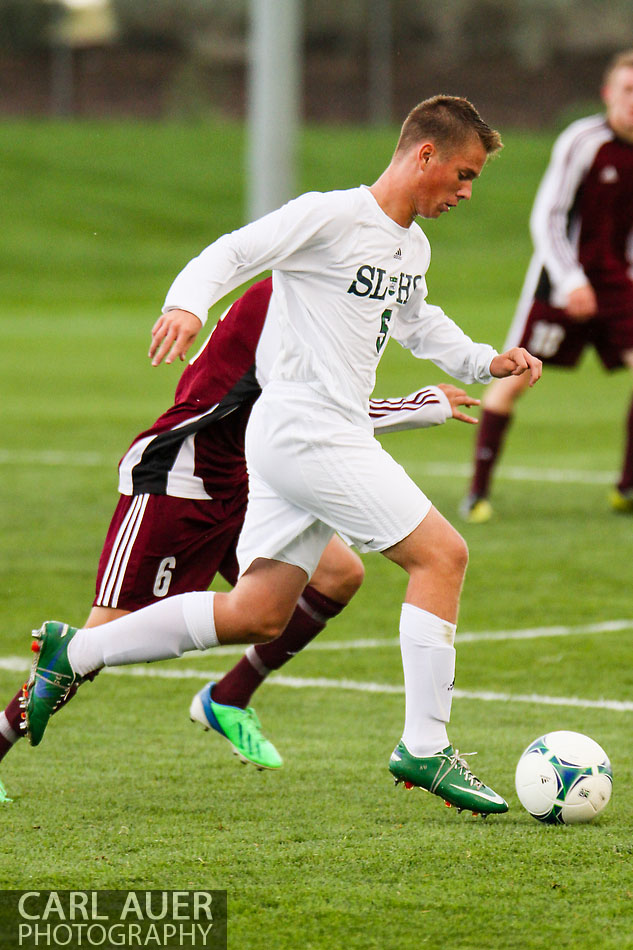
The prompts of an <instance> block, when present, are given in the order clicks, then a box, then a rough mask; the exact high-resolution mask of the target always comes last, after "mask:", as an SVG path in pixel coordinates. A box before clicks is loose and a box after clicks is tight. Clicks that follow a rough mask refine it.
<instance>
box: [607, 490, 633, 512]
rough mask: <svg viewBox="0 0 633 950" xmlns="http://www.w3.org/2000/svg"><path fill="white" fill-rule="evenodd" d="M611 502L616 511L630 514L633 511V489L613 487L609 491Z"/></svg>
mask: <svg viewBox="0 0 633 950" xmlns="http://www.w3.org/2000/svg"><path fill="white" fill-rule="evenodd" d="M609 504H610V505H611V507H612V509H613V510H614V511H617V512H619V513H620V514H625V515H630V514H632V513H633V491H624V492H623V491H620V489H619V488H612V489H611V491H610V492H609Z"/></svg>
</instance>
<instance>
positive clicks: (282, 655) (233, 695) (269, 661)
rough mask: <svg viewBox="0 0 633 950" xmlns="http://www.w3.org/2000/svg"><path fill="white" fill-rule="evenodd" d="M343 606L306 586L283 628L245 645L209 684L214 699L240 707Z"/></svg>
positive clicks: (246, 704) (244, 705)
mask: <svg viewBox="0 0 633 950" xmlns="http://www.w3.org/2000/svg"><path fill="white" fill-rule="evenodd" d="M344 606H345V604H339V603H338V602H337V601H335V600H332V599H331V598H330V597H326V596H325V594H320V593H319V592H318V591H317V590H315V589H314V587H306V588H305V590H304V592H303V594H302V595H301V597H300V598H299V603H298V604H297V606H296V608H295V612H294V613H293V615H292V617H291V618H290V622H289V623H288V626H287V627H286V629H285V630H284V632H283V633H281V634H280V635H279V636H278V637H277V639H276V640H271V641H270V643H258V644H257V645H256V646H251V647H249V648H248V650H247V651H246V654H245V655H244V656H243V657H242V659H241V660H240V661H239V663H236V665H235V666H234V667H233V669H231V670H229V672H228V673H227V674H226V675H225V676H223V677H222V679H221V680H219V682H217V683H216V684H215V686H214V687H213V699H214V701H215V702H216V703H222V704H223V705H225V706H240V707H241V708H242V709H244V708H245V707H246V706H248V703H249V701H250V698H251V696H252V695H253V693H254V692H255V690H256V689H257V687H258V686H259V685H260V684H261V683H262V682H263V681H264V680H265V678H266V677H267V676H268V674H269V673H270V672H271V670H278V669H279V668H280V667H282V666H283V665H284V663H287V662H288V660H290V659H292V657H293V656H295V654H296V653H299V651H300V650H303V648H304V647H305V646H307V645H308V643H310V641H311V640H313V639H314V638H315V637H316V635H317V634H318V633H320V632H321V630H323V628H324V627H325V625H326V623H327V622H328V620H330V619H331V618H332V617H336V615H337V614H339V613H340V612H341V610H342V609H343V607H344Z"/></svg>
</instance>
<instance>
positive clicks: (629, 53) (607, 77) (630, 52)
mask: <svg viewBox="0 0 633 950" xmlns="http://www.w3.org/2000/svg"><path fill="white" fill-rule="evenodd" d="M623 68H628V69H633V49H627V50H624V52H622V53H616V55H615V56H614V57H613V59H612V60H611V62H610V63H609V65H608V66H607V68H606V69H605V71H604V77H603V80H602V83H603V85H604V86H608V85H609V83H610V82H611V79H612V78H613V74H614V73H615V72H617V71H618V69H623Z"/></svg>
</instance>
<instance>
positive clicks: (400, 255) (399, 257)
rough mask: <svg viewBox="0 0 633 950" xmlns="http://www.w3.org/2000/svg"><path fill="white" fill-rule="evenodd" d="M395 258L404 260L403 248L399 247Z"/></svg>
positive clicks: (395, 259)
mask: <svg viewBox="0 0 633 950" xmlns="http://www.w3.org/2000/svg"><path fill="white" fill-rule="evenodd" d="M393 259H394V261H401V260H402V249H401V248H398V250H397V251H396V253H395V254H394V255H393Z"/></svg>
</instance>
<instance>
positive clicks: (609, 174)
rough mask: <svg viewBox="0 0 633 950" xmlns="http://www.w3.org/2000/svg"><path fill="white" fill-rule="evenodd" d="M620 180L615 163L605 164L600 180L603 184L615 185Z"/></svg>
mask: <svg viewBox="0 0 633 950" xmlns="http://www.w3.org/2000/svg"><path fill="white" fill-rule="evenodd" d="M619 180H620V176H619V175H618V170H617V168H615V166H614V165H605V166H604V168H603V169H602V171H601V172H600V181H601V182H602V184H603V185H613V184H615V182H616V181H619Z"/></svg>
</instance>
